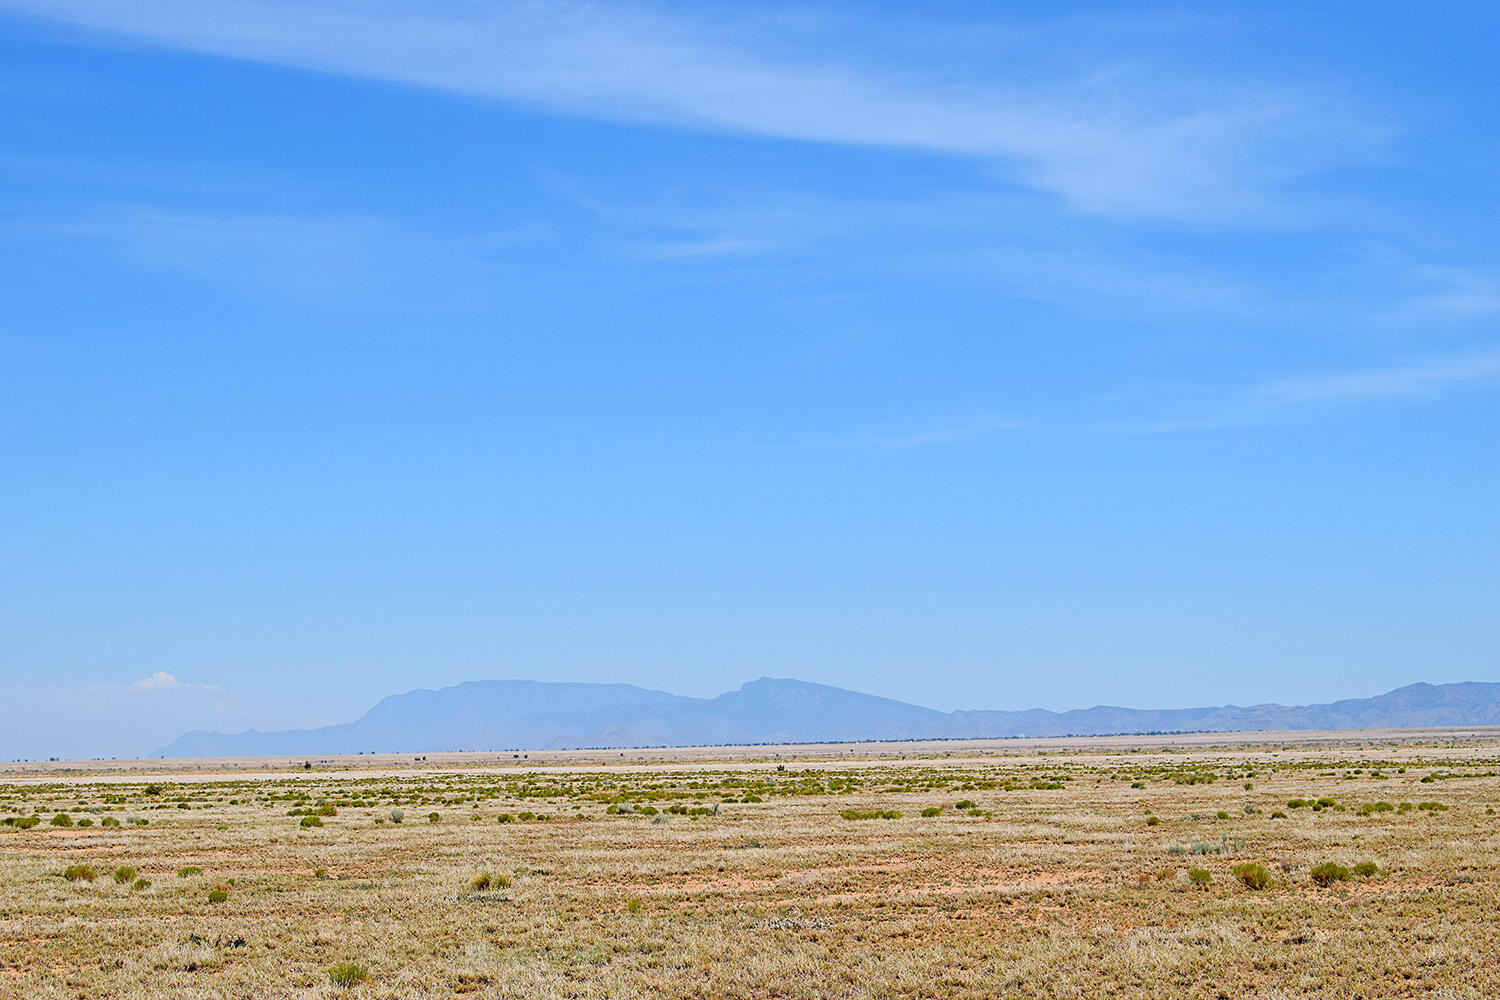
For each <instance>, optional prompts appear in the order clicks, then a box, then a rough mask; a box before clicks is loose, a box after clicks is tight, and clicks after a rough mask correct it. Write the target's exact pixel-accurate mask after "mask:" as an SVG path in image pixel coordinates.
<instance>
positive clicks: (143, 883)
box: [130, 878, 151, 892]
mask: <svg viewBox="0 0 1500 1000" xmlns="http://www.w3.org/2000/svg"><path fill="white" fill-rule="evenodd" d="M130 888H131V889H133V890H134V891H136V892H145V891H146V890H147V889H149V888H151V880H150V879H145V878H138V879H136V880H135V881H134V882H132V883H131V884H130Z"/></svg>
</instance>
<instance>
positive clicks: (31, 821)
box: [15, 816, 42, 830]
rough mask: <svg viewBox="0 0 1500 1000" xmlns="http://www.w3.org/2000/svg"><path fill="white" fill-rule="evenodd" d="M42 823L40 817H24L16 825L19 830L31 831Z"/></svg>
mask: <svg viewBox="0 0 1500 1000" xmlns="http://www.w3.org/2000/svg"><path fill="white" fill-rule="evenodd" d="M41 821H42V818H41V817H40V816H22V817H21V818H20V819H18V820H16V824H15V825H16V827H17V829H21V830H30V829H31V828H32V827H34V826H36V825H37V824H38V823H40V822H41Z"/></svg>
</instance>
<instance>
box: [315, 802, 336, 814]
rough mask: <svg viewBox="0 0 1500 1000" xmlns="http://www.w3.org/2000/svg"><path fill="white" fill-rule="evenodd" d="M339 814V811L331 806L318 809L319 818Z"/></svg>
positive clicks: (322, 806)
mask: <svg viewBox="0 0 1500 1000" xmlns="http://www.w3.org/2000/svg"><path fill="white" fill-rule="evenodd" d="M338 814H339V811H338V810H337V809H335V808H334V807H333V806H331V805H327V804H325V805H321V806H319V807H318V812H317V815H319V816H337V815H338Z"/></svg>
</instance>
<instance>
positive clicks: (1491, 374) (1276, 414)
mask: <svg viewBox="0 0 1500 1000" xmlns="http://www.w3.org/2000/svg"><path fill="white" fill-rule="evenodd" d="M1497 381H1500V350H1488V351H1480V352H1477V353H1472V354H1463V355H1449V356H1446V357H1439V358H1427V359H1424V360H1419V361H1412V362H1408V363H1406V364H1400V365H1390V366H1386V367H1379V368H1363V369H1358V370H1355V371H1347V372H1332V373H1326V374H1321V375H1295V376H1286V377H1281V378H1274V379H1268V380H1266V381H1264V382H1261V383H1258V384H1256V385H1251V386H1247V387H1245V388H1243V389H1240V390H1238V391H1234V392H1230V393H1227V394H1224V395H1222V396H1221V397H1220V399H1219V400H1218V401H1217V403H1216V404H1215V405H1213V406H1212V407H1207V408H1204V409H1202V410H1200V411H1199V412H1198V413H1196V414H1191V415H1188V416H1183V417H1173V418H1166V419H1161V420H1153V421H1146V422H1142V423H1135V424H1131V425H1129V426H1130V429H1133V430H1141V431H1153V432H1168V431H1192V430H1211V429H1217V428H1226V427H1245V426H1253V425H1258V424H1268V423H1275V422H1278V421H1281V420H1285V419H1287V418H1289V417H1292V416H1295V415H1296V414H1297V413H1299V412H1301V411H1303V410H1306V409H1308V408H1310V407H1315V406H1331V405H1338V404H1352V403H1375V402H1384V401H1390V400H1398V399H1411V398H1418V397H1427V396H1436V395H1440V394H1442V393H1447V392H1456V391H1460V390H1464V389H1474V388H1478V387H1481V386H1484V385H1488V384H1492V383H1494V382H1497Z"/></svg>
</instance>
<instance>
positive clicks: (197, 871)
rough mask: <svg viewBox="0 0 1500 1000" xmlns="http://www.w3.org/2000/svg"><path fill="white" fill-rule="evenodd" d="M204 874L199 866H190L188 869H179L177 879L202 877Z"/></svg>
mask: <svg viewBox="0 0 1500 1000" xmlns="http://www.w3.org/2000/svg"><path fill="white" fill-rule="evenodd" d="M202 874H203V869H202V868H199V867H198V866H197V865H188V866H187V867H186V868H179V869H177V877H178V878H188V877H190V876H193V875H202Z"/></svg>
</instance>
